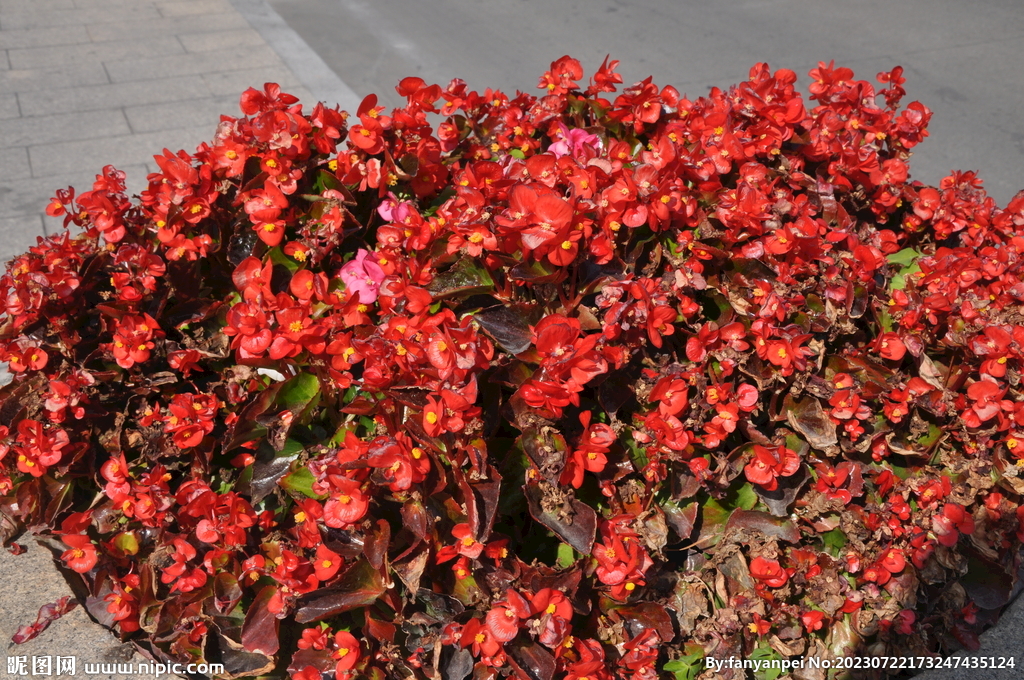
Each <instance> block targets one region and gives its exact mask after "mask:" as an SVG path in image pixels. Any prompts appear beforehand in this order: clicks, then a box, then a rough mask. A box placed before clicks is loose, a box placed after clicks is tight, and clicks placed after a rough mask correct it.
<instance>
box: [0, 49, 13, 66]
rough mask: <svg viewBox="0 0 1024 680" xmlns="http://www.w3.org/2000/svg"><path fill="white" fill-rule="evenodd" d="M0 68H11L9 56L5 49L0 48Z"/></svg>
mask: <svg viewBox="0 0 1024 680" xmlns="http://www.w3.org/2000/svg"><path fill="white" fill-rule="evenodd" d="M0 70H2V71H9V70H11V58H10V57H9V56H8V54H7V50H0Z"/></svg>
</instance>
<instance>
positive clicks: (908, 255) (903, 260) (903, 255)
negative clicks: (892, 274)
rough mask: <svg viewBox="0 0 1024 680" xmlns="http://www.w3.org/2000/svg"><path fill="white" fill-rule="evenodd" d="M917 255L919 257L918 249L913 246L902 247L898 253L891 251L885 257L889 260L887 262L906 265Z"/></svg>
mask: <svg viewBox="0 0 1024 680" xmlns="http://www.w3.org/2000/svg"><path fill="white" fill-rule="evenodd" d="M919 257H921V252H920V251H918V250H914V249H913V248H904V249H903V250H901V251H899V252H898V253H893V254H892V255H890V256H889V257H887V258H886V259H887V260H888V261H889V264H898V265H900V266H903V267H907V266H909V265H910V264H911V263H913V262H914V261H915V260H916V259H917V258H919Z"/></svg>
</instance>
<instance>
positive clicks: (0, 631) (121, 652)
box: [0, 536, 145, 680]
mask: <svg viewBox="0 0 1024 680" xmlns="http://www.w3.org/2000/svg"><path fill="white" fill-rule="evenodd" d="M20 542H21V543H22V544H23V545H25V546H26V547H27V548H28V552H26V553H25V554H24V555H17V556H15V555H11V554H10V553H9V552H7V551H6V550H0V572H2V573H4V574H17V579H18V588H17V590H18V592H22V593H24V594H25V595H24V596H22V597H4V596H2V595H0V639H3V640H10V638H11V635H13V634H14V631H16V630H17V629H18V628H19V627H20V626H22V625H25V624H27V623H32V622H33V621H35V619H36V613H37V612H38V611H39V607H41V606H43V605H44V604H47V603H49V602H54V601H56V600H57V599H59V598H61V597H63V596H64V595H68V594H69V593H70V589H69V588H68V586H67V584H66V583H65V581H64V579H63V577H62V576H61V575H60V574H59V572H57V570H56V568H55V567H54V566H53V558H52V557H51V555H50V553H49V551H48V550H46V549H44V548H41V547H40V546H38V545H36V543H35V541H34V540H33V539H32V538H31V537H29V536H23V537H22V538H21V541H20ZM5 651H6V654H7V656H8V657H11V656H26V657H27V660H28V662H29V663H30V664H31V660H32V657H33V656H51V657H52V656H56V655H61V656H74V657H75V659H76V663H75V677H83V674H84V671H85V664H86V663H90V664H91V663H115V664H116V663H121V664H126V663H132V664H138V663H139V662H143V661H145V659H143V658H142V657H141V656H139V655H138V654H137V653H135V651H134V647H133V646H132V645H130V644H123V643H121V642H120V641H119V640H118V639H117V638H116V637H114V635H112V634H111V633H110V632H109V631H107V630H106V629H104V628H102V627H100V626H98V625H95V624H92V623H91V621H90V619H89V616H88V615H87V614H86V613H85V610H84V609H83V608H82V607H80V606H79V607H76V608H75V609H74V610H72V611H71V612H69V613H68V614H66V615H64V616H63V617H61V618H60V619H58V620H57V621H55V622H54V623H52V624H51V625H50V627H49V628H47V629H46V630H45V631H43V632H42V633H41V634H40V635H39V637H37V638H35V639H34V640H29V641H28V642H26V643H24V644H21V645H17V646H14V645H12V646H11V647H10V648H8V649H6V650H5ZM4 670H5V671H6V664H5V667H4ZM29 671H30V672H31V667H30V668H29ZM4 677H5V678H7V677H11V676H9V675H5V676H4ZM53 677H57V676H56V674H54V676H53ZM86 677H89V678H90V679H95V680H109V679H110V678H113V677H118V678H122V677H125V676H123V675H116V674H115V675H110V674H97V675H88V676H86ZM133 677H144V676H133Z"/></svg>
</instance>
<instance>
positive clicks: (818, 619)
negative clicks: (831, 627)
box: [800, 609, 825, 633]
mask: <svg viewBox="0 0 1024 680" xmlns="http://www.w3.org/2000/svg"><path fill="white" fill-rule="evenodd" d="M824 618H825V613H824V612H820V611H818V610H816V609H812V610H810V611H806V612H804V613H803V614H801V615H800V623H802V624H803V625H804V630H806V631H807V632H808V633H813V632H814V631H816V630H821V627H822V625H824Z"/></svg>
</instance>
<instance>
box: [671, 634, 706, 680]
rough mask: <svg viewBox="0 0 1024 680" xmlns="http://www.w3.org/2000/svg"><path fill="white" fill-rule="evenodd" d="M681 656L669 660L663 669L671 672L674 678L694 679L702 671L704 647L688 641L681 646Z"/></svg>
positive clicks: (682, 679) (680, 679)
mask: <svg viewBox="0 0 1024 680" xmlns="http://www.w3.org/2000/svg"><path fill="white" fill-rule="evenodd" d="M683 653H684V654H685V656H682V657H680V658H678V659H674V660H672V661H669V662H668V663H666V664H665V665H664V667H663V668H662V670H663V671H666V672H668V673H673V674H674V675H675V680H695V679H696V678H697V676H698V675H700V674H701V672H703V671H704V663H703V660H704V648H703V647H701V646H700V645H698V644H696V643H692V642H691V643H689V644H687V645H686V646H685V647H684V648H683Z"/></svg>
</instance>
